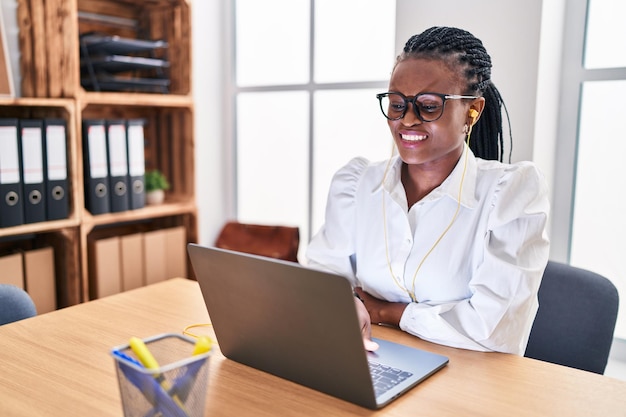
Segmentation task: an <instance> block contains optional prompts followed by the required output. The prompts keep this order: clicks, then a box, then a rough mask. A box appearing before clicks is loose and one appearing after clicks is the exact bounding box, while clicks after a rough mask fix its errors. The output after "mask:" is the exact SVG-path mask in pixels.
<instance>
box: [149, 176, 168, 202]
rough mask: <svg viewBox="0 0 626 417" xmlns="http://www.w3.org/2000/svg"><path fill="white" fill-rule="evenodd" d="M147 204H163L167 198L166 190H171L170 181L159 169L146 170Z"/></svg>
mask: <svg viewBox="0 0 626 417" xmlns="http://www.w3.org/2000/svg"><path fill="white" fill-rule="evenodd" d="M145 185H146V204H161V203H162V202H163V200H164V199H165V190H169V188H170V183H169V182H168V181H167V178H165V175H163V173H162V172H161V171H159V170H158V169H153V170H150V171H146V173H145Z"/></svg>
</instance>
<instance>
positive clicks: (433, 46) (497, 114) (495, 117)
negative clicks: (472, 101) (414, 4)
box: [396, 26, 513, 162]
mask: <svg viewBox="0 0 626 417" xmlns="http://www.w3.org/2000/svg"><path fill="white" fill-rule="evenodd" d="M408 58H426V59H437V60H441V61H443V62H445V63H446V64H447V65H448V66H449V67H450V68H452V69H454V70H456V71H459V72H461V71H463V72H462V75H463V78H464V79H465V80H466V83H467V86H466V88H467V91H465V92H464V93H463V94H467V95H475V96H482V97H484V98H485V107H484V109H483V113H482V115H481V117H480V119H478V122H477V123H476V125H475V126H474V127H473V129H472V139H475V140H472V141H471V143H470V149H471V150H472V152H474V154H475V155H476V156H477V157H479V158H483V159H497V160H499V161H502V157H503V153H504V145H503V139H502V112H501V108H502V107H504V110H505V112H506V116H507V122H508V124H509V138H510V141H511V145H512V143H513V138H512V136H511V130H510V126H511V124H510V120H509V113H508V110H507V108H506V105H505V104H504V101H503V100H502V96H500V92H499V91H498V89H497V88H496V86H495V85H494V84H493V82H492V81H491V66H492V65H491V57H490V56H489V54H488V53H487V50H486V49H485V47H484V46H483V44H482V42H481V41H480V40H479V39H477V38H476V37H474V36H473V35H472V34H471V33H469V32H467V31H465V30H462V29H457V28H453V27H440V26H435V27H431V28H430V29H427V30H425V31H424V32H422V33H420V34H419V35H413V36H412V37H411V38H410V39H409V40H408V41H407V42H406V44H405V45H404V50H403V51H402V53H401V54H400V55H399V56H398V58H397V60H396V64H397V63H398V62H401V61H404V60H406V59H408ZM510 159H511V155H510V154H509V162H510Z"/></svg>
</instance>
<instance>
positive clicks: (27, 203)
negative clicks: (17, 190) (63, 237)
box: [19, 119, 46, 223]
mask: <svg viewBox="0 0 626 417" xmlns="http://www.w3.org/2000/svg"><path fill="white" fill-rule="evenodd" d="M19 126H20V140H21V142H22V143H21V151H22V155H21V156H22V182H23V184H24V185H23V187H24V223H37V222H44V221H46V203H45V202H44V201H45V194H46V191H45V189H44V175H43V121H42V120H38V119H32V120H29V119H21V120H20V121H19Z"/></svg>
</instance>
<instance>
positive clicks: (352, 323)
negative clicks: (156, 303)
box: [187, 243, 448, 409]
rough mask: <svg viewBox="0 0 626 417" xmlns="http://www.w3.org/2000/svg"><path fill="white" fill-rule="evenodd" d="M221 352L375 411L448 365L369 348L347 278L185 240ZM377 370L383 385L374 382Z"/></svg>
mask: <svg viewBox="0 0 626 417" xmlns="http://www.w3.org/2000/svg"><path fill="white" fill-rule="evenodd" d="M187 249H188V253H189V256H190V259H191V264H192V266H193V269H194V271H195V275H196V278H197V280H198V283H199V285H200V289H201V291H202V295H203V297H204V301H205V304H206V307H207V311H208V313H209V316H210V317H211V323H212V325H213V328H214V331H215V336H216V337H217V342H218V344H219V347H220V350H221V351H222V354H223V355H224V356H225V357H227V358H229V359H231V360H234V361H236V362H239V363H242V364H245V365H248V366H251V367H253V368H256V369H259V370H262V371H265V372H268V373H270V374H273V375H276V376H278V377H281V378H285V379H288V380H290V381H293V382H296V383H298V384H301V385H304V386H307V387H309V388H313V389H315V390H318V391H321V392H324V393H326V394H329V395H332V396H334V397H338V398H341V399H343V400H346V401H349V402H352V403H355V404H358V405H360V406H363V407H366V408H370V409H378V408H381V407H383V406H385V405H387V404H388V403H389V402H391V401H392V400H394V399H395V398H397V397H398V396H400V395H401V394H403V393H405V392H406V391H408V390H409V389H411V388H412V387H414V386H415V385H417V384H418V383H420V382H421V381H423V380H425V379H426V378H428V377H429V376H431V375H432V374H434V373H435V372H437V371H438V370H440V369H441V368H443V367H444V366H445V365H446V364H447V363H448V358H447V357H445V356H442V355H438V354H434V353H431V352H426V351H423V350H419V349H415V348H412V347H408V346H404V345H400V344H397V343H393V342H389V341H386V340H382V339H373V340H375V341H376V342H377V343H378V344H379V345H380V347H379V349H378V350H377V351H375V352H366V351H365V349H364V347H363V339H362V337H361V332H360V328H359V322H358V318H357V313H356V309H355V307H354V295H353V294H354V293H353V290H352V287H351V285H350V282H349V281H348V280H347V279H346V278H344V277H342V276H339V275H335V274H331V273H326V272H322V271H319V270H315V269H311V268H307V267H305V266H302V265H299V264H297V263H294V262H288V261H282V260H277V259H273V258H267V257H261V256H257V255H250V254H246V253H241V252H234V251H230V250H226V249H219V248H214V247H203V246H200V245H196V244H193V243H190V244H188V247H187ZM378 374H382V380H383V383H382V386H381V383H380V382H377V383H376V384H375V383H374V379H373V378H376V379H380V378H378Z"/></svg>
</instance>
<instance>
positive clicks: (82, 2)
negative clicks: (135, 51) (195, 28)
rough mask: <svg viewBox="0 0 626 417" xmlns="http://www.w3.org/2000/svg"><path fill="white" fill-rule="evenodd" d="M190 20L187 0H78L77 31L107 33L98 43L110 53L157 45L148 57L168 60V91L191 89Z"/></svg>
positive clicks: (187, 91)
mask: <svg viewBox="0 0 626 417" xmlns="http://www.w3.org/2000/svg"><path fill="white" fill-rule="evenodd" d="M46 1H48V0H46ZM190 21H191V16H190V7H189V4H188V1H187V0H151V1H142V2H135V1H124V0H112V1H104V0H78V32H79V33H81V34H87V33H98V34H100V35H101V36H103V37H105V38H106V37H108V41H106V42H105V44H101V45H100V46H102V47H103V48H105V49H108V50H109V51H110V52H111V51H112V52H111V53H114V54H118V55H122V54H126V53H130V52H128V51H130V49H132V48H134V47H137V48H152V47H157V48H156V49H153V53H152V54H151V55H152V56H150V58H156V59H161V60H163V61H167V62H169V63H170V65H169V67H168V68H167V71H165V72H166V74H167V78H168V79H169V89H168V91H169V93H171V94H190V93H191V53H190V51H191V30H190V25H189V22H190ZM78 44H79V41H78V39H77V47H78ZM165 46H167V47H165ZM77 50H78V49H77ZM121 51H125V52H124V53H122V52H121ZM144 52H145V49H144Z"/></svg>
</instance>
